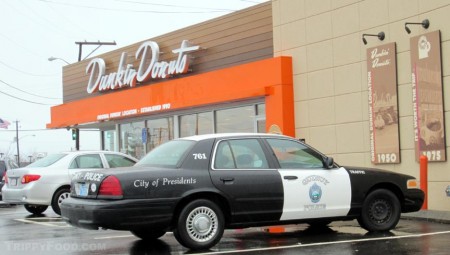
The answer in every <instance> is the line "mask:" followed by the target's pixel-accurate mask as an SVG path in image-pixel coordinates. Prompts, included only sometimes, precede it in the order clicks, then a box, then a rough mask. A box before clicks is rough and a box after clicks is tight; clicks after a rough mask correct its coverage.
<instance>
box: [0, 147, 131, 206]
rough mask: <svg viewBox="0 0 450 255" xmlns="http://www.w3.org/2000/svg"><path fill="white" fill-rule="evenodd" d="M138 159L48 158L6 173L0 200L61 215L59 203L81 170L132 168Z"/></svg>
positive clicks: (100, 155)
mask: <svg viewBox="0 0 450 255" xmlns="http://www.w3.org/2000/svg"><path fill="white" fill-rule="evenodd" d="M137 161H138V160H137V159H135V158H133V157H131V156H129V155H126V154H123V153H119V152H111V151H70V152H62V153H57V154H51V155H48V156H47V157H45V158H42V159H40V160H38V161H36V162H34V163H32V164H30V165H28V166H26V167H24V168H17V169H11V170H9V171H8V172H7V174H6V176H5V177H6V178H5V185H4V186H3V188H2V193H3V201H4V202H5V203H9V204H23V205H24V206H25V209H26V210H27V211H29V212H30V213H33V214H41V213H43V212H44V211H45V210H46V209H47V208H48V206H51V207H52V209H53V211H55V213H57V214H61V209H60V204H61V202H62V201H63V200H64V199H66V198H67V197H69V194H70V181H71V179H72V176H73V175H74V174H75V173H76V172H78V171H82V170H93V169H101V168H116V167H127V166H133V165H134V164H135V163H136V162H137Z"/></svg>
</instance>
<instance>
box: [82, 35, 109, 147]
mask: <svg viewBox="0 0 450 255" xmlns="http://www.w3.org/2000/svg"><path fill="white" fill-rule="evenodd" d="M75 44H78V49H79V50H78V62H80V61H81V60H82V59H81V55H82V52H83V45H97V48H95V49H94V50H93V51H91V53H89V54H88V55H87V56H86V57H85V58H84V59H86V58H87V57H89V56H90V55H91V54H92V53H94V51H96V50H97V49H98V48H100V47H101V46H102V45H116V42H115V41H114V42H100V41H98V42H87V41H84V42H75ZM75 132H76V138H75V150H77V151H79V150H80V129H79V128H75Z"/></svg>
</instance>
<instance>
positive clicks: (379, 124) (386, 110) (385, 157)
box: [367, 43, 400, 164]
mask: <svg viewBox="0 0 450 255" xmlns="http://www.w3.org/2000/svg"><path fill="white" fill-rule="evenodd" d="M367 85H368V89H369V122H370V127H369V131H370V149H371V161H372V163H374V164H392V163H400V142H399V125H398V124H399V122H398V101H397V63H396V48H395V43H388V44H384V45H380V46H377V47H373V48H369V49H367Z"/></svg>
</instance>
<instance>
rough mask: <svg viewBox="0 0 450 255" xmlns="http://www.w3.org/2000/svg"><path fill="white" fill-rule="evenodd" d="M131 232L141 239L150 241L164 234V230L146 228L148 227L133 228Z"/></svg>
mask: <svg viewBox="0 0 450 255" xmlns="http://www.w3.org/2000/svg"><path fill="white" fill-rule="evenodd" d="M130 232H131V234H133V235H135V236H137V237H139V238H141V239H142V240H146V241H151V240H156V239H158V238H160V237H161V236H163V235H164V234H166V231H165V230H148V229H135V230H130Z"/></svg>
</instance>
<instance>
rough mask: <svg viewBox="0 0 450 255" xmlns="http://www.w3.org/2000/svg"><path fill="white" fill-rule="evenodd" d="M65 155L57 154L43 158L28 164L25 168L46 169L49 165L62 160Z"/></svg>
mask: <svg viewBox="0 0 450 255" xmlns="http://www.w3.org/2000/svg"><path fill="white" fill-rule="evenodd" d="M66 155H67V154H65V153H58V154H50V155H48V156H47V157H45V158H41V159H39V160H38V161H36V162H34V163H31V164H29V165H28V166H26V167H47V166H50V165H53V164H54V163H55V162H57V161H58V160H60V159H62V158H64V157H65V156H66Z"/></svg>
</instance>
